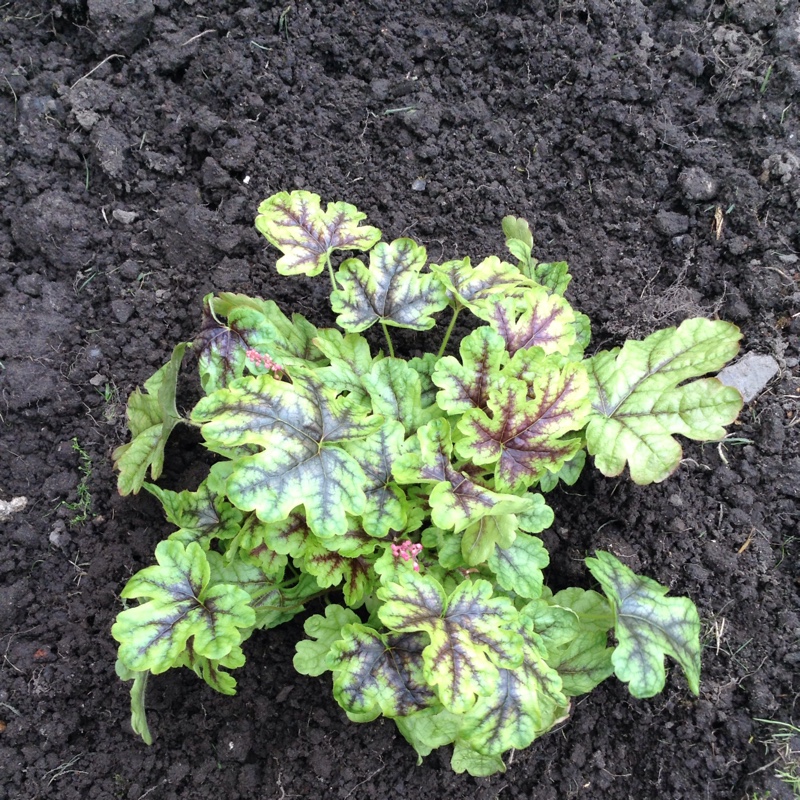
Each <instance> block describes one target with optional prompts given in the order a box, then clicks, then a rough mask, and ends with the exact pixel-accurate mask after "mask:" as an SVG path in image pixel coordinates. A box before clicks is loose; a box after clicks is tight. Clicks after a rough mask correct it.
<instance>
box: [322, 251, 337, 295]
mask: <svg viewBox="0 0 800 800" xmlns="http://www.w3.org/2000/svg"><path fill="white" fill-rule="evenodd" d="M325 260H326V261H327V263H328V275H330V278H331V290H332V291H334V292H335V291H336V278H335V277H334V276H333V264H331V254H330V252H328V253H326V255H325Z"/></svg>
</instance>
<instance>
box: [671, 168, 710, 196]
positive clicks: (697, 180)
mask: <svg viewBox="0 0 800 800" xmlns="http://www.w3.org/2000/svg"><path fill="white" fill-rule="evenodd" d="M678 188H679V189H680V190H681V192H682V193H683V196H684V197H685V198H686V199H687V200H694V201H703V200H713V199H714V198H715V197H716V196H717V192H718V191H719V182H718V181H717V180H716V179H714V178H712V177H711V175H709V174H708V173H707V172H706V171H705V170H704V169H703V168H702V167H688V168H687V169H685V170H683V171H682V172H681V174H680V175H678Z"/></svg>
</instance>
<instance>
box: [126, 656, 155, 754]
mask: <svg viewBox="0 0 800 800" xmlns="http://www.w3.org/2000/svg"><path fill="white" fill-rule="evenodd" d="M149 677H150V671H149V670H146V671H145V672H137V673H136V677H135V678H134V679H133V686H131V727H132V728H133V732H134V733H138V734H139V736H141V737H142V739H143V741H144V743H145V744H153V737H152V736H151V735H150V728H148V727H147V711H146V710H145V705H144V698H145V695H146V694H147V679H148V678H149Z"/></svg>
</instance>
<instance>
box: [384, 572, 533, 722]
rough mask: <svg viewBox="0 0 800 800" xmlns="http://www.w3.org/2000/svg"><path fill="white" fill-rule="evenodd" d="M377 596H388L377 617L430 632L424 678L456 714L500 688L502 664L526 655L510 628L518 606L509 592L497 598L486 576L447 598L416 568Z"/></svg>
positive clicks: (391, 625) (407, 630)
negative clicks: (499, 676)
mask: <svg viewBox="0 0 800 800" xmlns="http://www.w3.org/2000/svg"><path fill="white" fill-rule="evenodd" d="M377 595H378V598H379V599H380V600H383V601H384V605H383V606H381V608H380V609H379V610H378V616H379V617H380V620H381V622H383V624H384V625H386V627H387V628H390V629H391V630H393V631H398V632H400V633H411V632H415V631H419V632H422V633H427V634H428V635H429V636H430V640H431V643H430V644H429V645H428V646H427V647H426V648H425V649H424V650H423V652H422V657H423V661H424V664H425V677H426V680H427V681H428V682H429V683H432V684H434V685H435V686H436V687H438V695H439V699H440V701H441V702H442V705H444V707H445V708H447V709H449V710H450V711H453V712H454V713H462V712H464V711H467V710H468V709H469V708H470V707H471V706H472V705H473V704H474V702H475V696H476V695H485V694H489V693H491V692H493V691H494V690H495V686H496V683H497V680H498V668H499V667H511V668H513V667H516V666H518V665H519V664H520V662H521V660H522V652H521V644H522V637H521V636H520V635H519V634H518V633H514V632H512V631H511V630H509V625H513V623H514V621H515V619H516V617H517V613H516V611H515V609H514V606H513V605H512V604H511V601H510V600H508V598H506V597H492V587H491V584H489V583H488V582H487V581H482V580H479V581H476V582H475V583H469V582H468V581H467V582H464V583H462V584H461V585H460V586H458V587H457V588H456V590H455V591H454V592H453V593H452V594H451V595H450V596H449V597H448V596H447V595H446V594H445V592H444V589H443V588H442V586H441V584H440V583H439V582H438V581H436V580H435V579H434V578H432V577H431V576H429V575H421V574H419V573H415V572H411V573H406V574H404V575H402V576H401V577H400V579H399V580H398V581H397V582H394V583H389V584H388V585H387V586H383V587H381V588H380V589H378V592H377Z"/></svg>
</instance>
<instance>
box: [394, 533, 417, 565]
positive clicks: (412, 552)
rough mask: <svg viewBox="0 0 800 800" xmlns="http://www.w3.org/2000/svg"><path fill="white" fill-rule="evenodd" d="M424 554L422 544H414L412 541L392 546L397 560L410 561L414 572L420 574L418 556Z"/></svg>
mask: <svg viewBox="0 0 800 800" xmlns="http://www.w3.org/2000/svg"><path fill="white" fill-rule="evenodd" d="M421 552H422V545H421V544H412V543H411V540H410V539H406V540H405V541H404V542H403V543H402V544H393V545H392V555H393V556H394V557H395V558H402V559H403V561H410V562H411V563H412V564H413V565H414V572H419V563H418V562H417V556H418V555H419V554H420V553H421Z"/></svg>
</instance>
